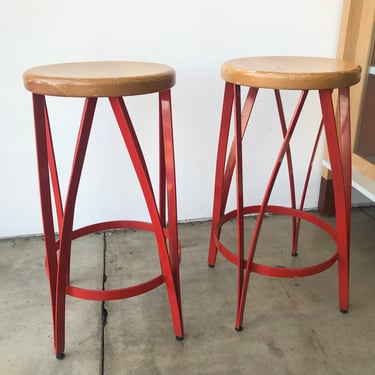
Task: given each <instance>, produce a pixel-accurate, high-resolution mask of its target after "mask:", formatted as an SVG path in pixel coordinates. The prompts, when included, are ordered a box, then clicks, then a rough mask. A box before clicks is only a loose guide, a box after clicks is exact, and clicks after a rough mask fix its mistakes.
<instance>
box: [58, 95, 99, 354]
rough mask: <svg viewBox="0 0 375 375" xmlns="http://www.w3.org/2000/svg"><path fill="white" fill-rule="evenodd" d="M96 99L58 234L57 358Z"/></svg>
mask: <svg viewBox="0 0 375 375" xmlns="http://www.w3.org/2000/svg"><path fill="white" fill-rule="evenodd" d="M96 102H97V99H96V98H88V99H86V102H85V107H84V111H83V115H82V121H81V126H80V130H79V134H78V137H77V143H76V149H75V154H74V158H73V166H72V172H71V176H70V182H69V187H68V192H67V197H66V203H65V213H64V216H63V223H62V231H61V233H60V251H59V264H58V270H57V293H56V326H55V336H56V357H57V358H59V359H61V358H63V357H64V353H63V352H64V347H65V300H66V291H65V290H66V285H67V279H68V270H69V263H70V252H71V242H72V236H71V234H72V229H73V219H74V209H75V201H76V198H77V192H78V186H79V181H80V178H81V173H82V168H83V162H84V159H85V154H86V149H87V144H88V140H89V136H90V131H91V125H92V121H93V118H94V113H95V107H96Z"/></svg>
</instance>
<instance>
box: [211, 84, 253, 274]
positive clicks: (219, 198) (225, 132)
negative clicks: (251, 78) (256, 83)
mask: <svg viewBox="0 0 375 375" xmlns="http://www.w3.org/2000/svg"><path fill="white" fill-rule="evenodd" d="M258 90H259V89H258V88H256V87H251V88H250V89H249V92H248V94H247V97H246V100H245V103H244V106H243V110H242V114H241V124H242V125H241V137H243V136H244V134H245V131H246V128H247V125H248V122H249V118H250V115H251V112H252V110H253V107H254V103H255V99H256V96H257V93H258ZM233 100H234V89H233V84H231V83H228V82H226V84H225V91H224V102H223V113H222V119H221V125H220V135H219V146H218V153H217V163H216V178H215V192H214V208H213V214H212V226H211V239H210V249H209V253H208V254H209V256H208V265H209V266H210V267H214V266H215V260H216V254H217V248H216V244H215V232H216V227H217V224H218V223H219V220H220V219H221V217H222V216H223V215H224V211H225V206H226V204H227V200H228V194H229V188H230V185H231V181H232V177H233V172H234V167H235V164H236V142H235V140H233V142H232V145H231V148H230V151H229V155H228V158H227V162H226V164H225V159H226V153H227V146H228V136H229V126H230V119H231V114H232V106H233ZM217 236H218V237H219V236H220V232H219V233H218V234H217Z"/></svg>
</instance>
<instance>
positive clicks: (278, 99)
mask: <svg viewBox="0 0 375 375" xmlns="http://www.w3.org/2000/svg"><path fill="white" fill-rule="evenodd" d="M274 91H275V98H276V104H277V110H278V112H279V117H280V125H281V131H282V134H283V137H285V135H286V132H287V127H286V121H285V115H284V109H283V104H282V101H281V95H280V90H274ZM286 157H287V162H288V173H289V186H290V204H291V207H292V208H296V192H295V187H294V175H293V162H292V154H291V151H290V147H289V145H288V147H287V150H286ZM292 228H293V243H292V255H296V254H297V240H298V231H297V223H296V218H295V217H292Z"/></svg>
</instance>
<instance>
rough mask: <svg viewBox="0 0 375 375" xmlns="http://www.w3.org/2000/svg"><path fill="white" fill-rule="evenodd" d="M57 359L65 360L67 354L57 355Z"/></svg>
mask: <svg viewBox="0 0 375 375" xmlns="http://www.w3.org/2000/svg"><path fill="white" fill-rule="evenodd" d="M56 358H57V359H64V358H65V354H64V353H60V354H56Z"/></svg>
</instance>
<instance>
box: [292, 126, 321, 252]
mask: <svg viewBox="0 0 375 375" xmlns="http://www.w3.org/2000/svg"><path fill="white" fill-rule="evenodd" d="M322 130H323V120H322V121H321V122H320V126H319V129H318V133H317V135H316V138H315V144H314V147H313V151H312V153H311V158H310V162H309V166H308V167H307V173H306V178H305V184H304V186H303V191H302V196H301V202H300V206H299V209H300V211H302V210H303V207H304V204H305V198H306V193H307V187H308V185H309V182H310V176H311V171H312V166H313V162H314V159H315V155H316V150H317V148H318V144H319V140H320V136H321V134H322ZM300 225H301V219H300V218H298V219H297V225H296V236H295V245H296V247H295V253H294V254H293V255H297V247H298V235H299V228H300Z"/></svg>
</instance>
